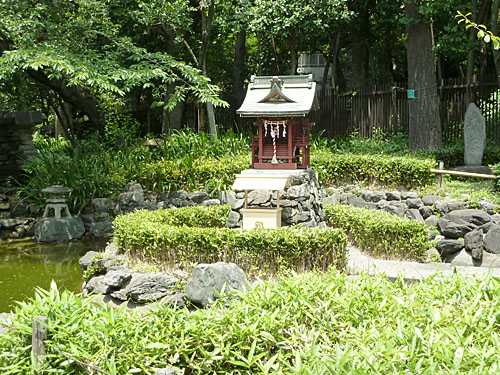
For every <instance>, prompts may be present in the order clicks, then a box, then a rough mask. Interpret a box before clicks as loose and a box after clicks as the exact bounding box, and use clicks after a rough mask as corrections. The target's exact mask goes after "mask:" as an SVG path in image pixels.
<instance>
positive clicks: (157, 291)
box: [111, 273, 179, 303]
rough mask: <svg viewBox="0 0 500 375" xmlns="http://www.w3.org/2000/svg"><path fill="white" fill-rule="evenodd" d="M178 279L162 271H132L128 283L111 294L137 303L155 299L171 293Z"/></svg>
mask: <svg viewBox="0 0 500 375" xmlns="http://www.w3.org/2000/svg"><path fill="white" fill-rule="evenodd" d="M178 281H179V279H177V278H176V277H173V276H170V275H166V274H163V273H155V274H144V275H143V274H137V273H134V274H132V279H131V280H130V282H129V284H128V285H127V286H126V287H125V288H124V289H122V290H120V291H118V292H115V293H112V294H111V296H113V297H115V298H118V299H122V300H126V299H128V298H130V299H132V301H134V302H137V303H146V302H151V301H157V300H159V299H161V298H163V297H165V296H167V295H169V294H172V290H173V288H174V287H175V285H176V284H177V282H178ZM124 297H125V298H124Z"/></svg>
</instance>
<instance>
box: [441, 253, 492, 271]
mask: <svg viewBox="0 0 500 375" xmlns="http://www.w3.org/2000/svg"><path fill="white" fill-rule="evenodd" d="M446 262H447V263H451V264H452V265H454V266H464V267H488V268H489V267H494V268H498V267H500V255H496V254H490V253H487V252H483V258H482V259H481V260H478V259H474V258H473V257H472V256H471V254H470V253H469V252H468V251H467V250H465V249H463V250H461V251H460V252H458V253H455V254H451V255H448V256H447V257H446Z"/></svg>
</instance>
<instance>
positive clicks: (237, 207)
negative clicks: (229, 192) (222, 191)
mask: <svg viewBox="0 0 500 375" xmlns="http://www.w3.org/2000/svg"><path fill="white" fill-rule="evenodd" d="M244 205H245V200H244V199H236V200H235V201H234V202H233V203H231V210H233V211H239V210H241V209H242V208H243V206H244Z"/></svg>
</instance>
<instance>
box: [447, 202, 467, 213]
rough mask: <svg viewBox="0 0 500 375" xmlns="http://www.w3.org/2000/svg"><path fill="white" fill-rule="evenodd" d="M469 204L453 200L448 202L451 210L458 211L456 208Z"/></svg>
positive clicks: (459, 208)
mask: <svg viewBox="0 0 500 375" xmlns="http://www.w3.org/2000/svg"><path fill="white" fill-rule="evenodd" d="M466 206H467V204H466V203H465V202H462V201H452V202H449V203H448V208H449V210H450V211H456V210H461V209H463V208H464V207H466Z"/></svg>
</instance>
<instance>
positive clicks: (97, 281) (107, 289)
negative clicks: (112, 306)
mask: <svg viewBox="0 0 500 375" xmlns="http://www.w3.org/2000/svg"><path fill="white" fill-rule="evenodd" d="M105 278H106V276H105V275H101V276H95V277H93V278H91V279H90V280H89V281H88V282H87V283H86V284H85V289H86V290H87V292H88V293H92V294H109V293H111V291H112V288H111V286H109V285H107V284H105V283H104V282H103V281H104V279H105Z"/></svg>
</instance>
